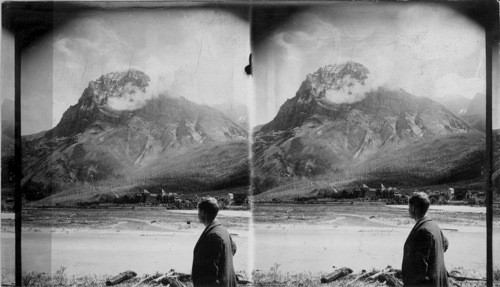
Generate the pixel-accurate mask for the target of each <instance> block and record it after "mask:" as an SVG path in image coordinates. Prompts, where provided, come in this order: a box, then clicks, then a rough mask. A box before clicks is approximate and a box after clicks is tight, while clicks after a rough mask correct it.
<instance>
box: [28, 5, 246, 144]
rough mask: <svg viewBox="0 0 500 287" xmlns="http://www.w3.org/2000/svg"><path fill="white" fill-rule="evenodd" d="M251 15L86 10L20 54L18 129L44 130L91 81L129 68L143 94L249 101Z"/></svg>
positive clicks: (216, 101) (202, 100)
mask: <svg viewBox="0 0 500 287" xmlns="http://www.w3.org/2000/svg"><path fill="white" fill-rule="evenodd" d="M249 29H250V28H249V23H248V21H246V19H242V18H241V17H238V16H235V15H234V14H233V13H231V12H228V10H219V9H199V8H191V9H189V8H185V9H175V10H173V9H166V10H160V11H132V12H131V11H120V12H109V11H99V12H91V13H90V12H89V13H86V14H79V15H78V16H77V17H75V19H74V20H73V21H71V22H70V23H68V24H67V25H65V26H64V27H62V28H59V29H57V30H55V31H53V33H52V34H50V35H47V36H46V37H45V38H44V39H42V40H41V41H39V42H37V43H36V44H35V45H33V46H32V47H30V49H29V50H27V51H25V52H24V53H23V54H22V67H21V73H22V77H21V79H22V86H21V91H22V94H21V96H22V101H21V102H22V111H23V112H22V134H32V133H36V132H39V131H42V130H48V129H50V128H52V127H54V126H55V125H57V123H58V122H59V121H60V119H61V117H62V114H63V113H64V111H66V110H67V109H68V108H69V107H70V106H71V105H74V104H76V103H77V102H78V99H79V98H80V96H81V95H82V93H83V91H84V89H85V88H86V87H87V86H88V85H89V82H90V81H94V80H96V79H98V78H99V77H100V76H101V75H104V74H107V73H110V72H117V71H126V70H128V69H130V68H134V69H137V70H140V71H143V72H144V73H146V74H147V75H148V76H149V77H150V78H151V82H150V86H149V87H148V88H147V91H148V93H147V96H148V97H151V96H155V95H157V94H158V93H167V94H168V95H170V96H174V97H180V96H182V97H184V98H187V99H188V100H191V101H194V102H197V103H200V104H207V105H216V104H221V103H225V102H228V101H232V102H239V103H242V104H245V105H246V104H247V100H248V96H249V95H248V91H249V90H250V89H249V88H248V86H249V85H250V83H251V77H248V76H247V75H246V74H245V72H244V67H245V66H246V65H248V55H249V54H250V39H249V36H248V35H249Z"/></svg>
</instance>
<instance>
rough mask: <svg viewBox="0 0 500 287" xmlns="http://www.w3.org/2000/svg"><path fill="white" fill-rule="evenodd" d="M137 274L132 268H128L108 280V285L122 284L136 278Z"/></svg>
mask: <svg viewBox="0 0 500 287" xmlns="http://www.w3.org/2000/svg"><path fill="white" fill-rule="evenodd" d="M135 276H137V273H135V272H134V271H131V270H127V271H125V272H122V273H120V274H118V275H116V276H115V277H112V278H110V279H108V280H106V286H113V285H116V284H120V283H122V282H123V281H126V280H129V279H132V278H134V277H135Z"/></svg>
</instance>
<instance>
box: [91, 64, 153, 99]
mask: <svg viewBox="0 0 500 287" xmlns="http://www.w3.org/2000/svg"><path fill="white" fill-rule="evenodd" d="M150 81H151V79H150V78H149V77H148V76H147V75H146V74H145V73H143V72H141V71H138V70H134V69H130V70H127V71H121V72H112V73H108V74H106V75H102V76H101V77H100V78H99V79H97V80H95V81H92V82H90V83H89V86H88V88H87V90H88V91H89V92H88V93H84V96H86V98H91V99H92V101H93V102H95V103H97V104H98V105H99V106H105V105H106V104H107V103H108V101H109V100H110V99H121V98H126V97H129V96H130V95H135V94H138V93H143V94H144V93H146V87H148V86H149V82H150ZM84 96H82V98H84ZM83 100H85V99H83Z"/></svg>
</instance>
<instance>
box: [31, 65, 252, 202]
mask: <svg viewBox="0 0 500 287" xmlns="http://www.w3.org/2000/svg"><path fill="white" fill-rule="evenodd" d="M148 85H149V77H148V76H147V75H146V74H144V73H143V72H141V71H137V70H129V71H125V72H114V73H109V74H106V75H103V76H102V77H100V78H99V79H97V80H95V81H92V82H90V83H89V85H88V87H87V88H86V89H85V90H84V91H83V93H82V96H81V97H80V99H79V100H78V103H77V104H75V105H73V106H71V107H70V108H68V110H67V111H66V112H65V113H64V114H63V116H62V118H61V121H60V122H59V123H58V125H57V126H56V127H54V128H53V129H52V130H50V131H48V132H46V133H43V134H40V135H38V136H31V137H24V141H23V150H24V153H23V174H24V178H23V181H22V183H23V184H24V185H25V190H26V192H27V198H28V199H39V198H42V197H45V196H47V195H50V194H53V193H56V192H58V191H60V190H66V189H69V187H73V186H75V185H79V184H85V183H92V184H93V185H99V184H100V183H101V182H104V183H106V182H107V184H109V182H110V181H113V182H118V183H115V185H117V184H118V185H120V184H122V185H124V187H123V189H127V190H133V189H134V188H136V187H137V185H138V184H139V183H141V184H143V185H144V184H149V183H151V182H157V180H156V179H158V178H170V179H172V176H169V173H168V172H162V170H161V169H159V168H158V166H164V167H173V169H172V170H171V172H170V174H176V176H177V177H179V176H181V175H179V171H180V170H183V174H182V178H183V182H184V184H185V185H186V186H190V187H192V188H191V191H195V190H196V188H197V187H198V186H203V190H206V189H208V190H210V188H212V187H214V186H224V183H227V182H231V180H232V178H234V176H235V174H234V173H236V174H237V176H241V173H242V170H248V166H247V165H248V163H247V162H246V161H247V155H248V152H245V151H244V149H243V150H242V146H245V144H244V143H241V142H242V141H243V142H244V141H245V140H246V138H247V131H246V130H245V129H244V128H242V127H240V126H238V125H237V124H235V123H234V122H233V121H231V120H230V119H229V118H227V117H226V116H225V115H224V114H223V113H221V112H220V111H217V110H216V109H214V108H211V107H208V106H205V105H198V104H195V103H193V102H190V101H188V100H186V99H184V98H182V97H181V98H174V97H169V96H168V95H166V94H162V95H150V94H149V93H148V91H147V88H148ZM235 143H238V144H235ZM216 147H219V148H221V149H223V150H225V151H226V152H227V153H228V154H231V156H232V157H234V158H233V159H232V161H231V164H228V165H224V164H223V162H222V163H220V164H218V167H219V169H220V170H219V171H218V173H217V174H218V175H219V177H217V178H215V179H213V178H209V179H207V180H209V181H210V184H208V183H207V181H204V180H203V179H202V178H197V177H196V176H197V175H203V174H207V175H208V174H210V173H209V172H206V171H205V170H204V169H202V168H201V167H200V169H198V168H195V167H196V166H200V165H199V164H198V163H197V162H198V161H202V162H203V158H204V156H205V155H204V154H203V151H205V152H212V151H211V149H213V148H216ZM194 150H197V152H196V153H193V151H194ZM235 150H237V151H238V152H234V151H235ZM193 154H196V155H198V156H197V157H193ZM183 157H186V158H190V160H189V161H184V164H185V165H187V167H186V168H185V169H182V166H177V167H178V168H177V169H176V162H178V161H181V160H182V158H183ZM189 166H191V167H192V168H189ZM243 173H244V172H243ZM207 178H208V177H207ZM240 182H241V181H240ZM243 182H244V180H243ZM158 185H159V186H161V182H158ZM125 186H126V187H125ZM118 192H121V191H120V190H119V191H118Z"/></svg>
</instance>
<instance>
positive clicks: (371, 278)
mask: <svg viewBox="0 0 500 287" xmlns="http://www.w3.org/2000/svg"><path fill="white" fill-rule="evenodd" d="M391 269H392V267H391V266H387V267H386V268H385V269H384V270H382V271H380V272H377V273H375V274H373V275H371V276H370V280H378V278H379V276H380V275H382V274H384V273H387V272H389V271H391Z"/></svg>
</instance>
